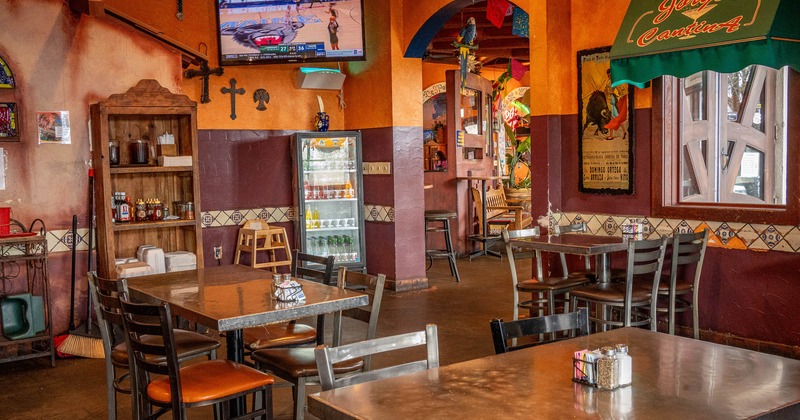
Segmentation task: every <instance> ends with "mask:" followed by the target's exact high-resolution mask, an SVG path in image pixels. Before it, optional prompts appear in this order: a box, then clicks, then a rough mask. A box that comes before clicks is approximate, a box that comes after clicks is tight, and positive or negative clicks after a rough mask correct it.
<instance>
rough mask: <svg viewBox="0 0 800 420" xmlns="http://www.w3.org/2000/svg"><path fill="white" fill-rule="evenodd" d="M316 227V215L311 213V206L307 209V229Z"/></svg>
mask: <svg viewBox="0 0 800 420" xmlns="http://www.w3.org/2000/svg"><path fill="white" fill-rule="evenodd" d="M313 227H314V216H313V215H312V214H311V208H307V209H306V229H311V228H313Z"/></svg>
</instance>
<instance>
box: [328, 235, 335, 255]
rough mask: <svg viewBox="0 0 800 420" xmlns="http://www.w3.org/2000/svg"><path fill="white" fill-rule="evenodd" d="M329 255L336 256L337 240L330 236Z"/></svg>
mask: <svg viewBox="0 0 800 420" xmlns="http://www.w3.org/2000/svg"><path fill="white" fill-rule="evenodd" d="M328 255H333V256H334V257H335V256H336V239H334V237H333V236H328Z"/></svg>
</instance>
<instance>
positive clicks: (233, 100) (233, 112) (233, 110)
mask: <svg viewBox="0 0 800 420" xmlns="http://www.w3.org/2000/svg"><path fill="white" fill-rule="evenodd" d="M222 94H223V95H225V94H230V95H231V119H232V120H235V119H236V95H244V89H243V88H239V89H236V79H231V87H230V88H226V87H224V88H222Z"/></svg>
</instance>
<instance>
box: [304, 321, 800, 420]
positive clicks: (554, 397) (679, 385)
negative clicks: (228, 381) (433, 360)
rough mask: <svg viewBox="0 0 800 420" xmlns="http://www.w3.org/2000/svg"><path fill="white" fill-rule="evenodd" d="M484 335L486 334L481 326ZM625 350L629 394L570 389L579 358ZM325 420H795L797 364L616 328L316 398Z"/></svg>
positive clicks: (799, 393) (799, 388) (312, 399)
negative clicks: (585, 352)
mask: <svg viewBox="0 0 800 420" xmlns="http://www.w3.org/2000/svg"><path fill="white" fill-rule="evenodd" d="M487 329H488V325H487ZM614 344H627V345H628V353H629V355H630V356H631V358H632V365H633V369H632V370H633V374H632V384H631V385H629V386H626V387H623V388H618V389H615V390H612V391H604V390H600V389H597V388H594V387H591V386H588V385H583V384H579V383H576V382H573V381H572V373H573V365H572V356H573V353H574V352H575V351H577V350H582V349H596V348H599V347H602V346H608V345H614ZM308 409H309V412H310V413H311V414H313V415H315V416H317V417H319V418H321V419H336V420H341V419H382V420H390V419H410V418H430V419H442V418H464V419H466V418H469V419H478V418H492V419H518V418H519V419H521V418H542V419H556V418H603V419H606V418H608V419H612V418H614V419H623V418H637V419H645V418H646V419H650V418H653V419H660V420H666V419H681V420H684V419H733V418H781V419H784V418H785V419H789V418H793V419H794V418H800V360H795V359H788V358H784V357H780V356H774V355H769V354H765V353H758V352H755V351H750V350H744V349H740V348H736V347H729V346H725V345H721V344H714V343H710V342H705V341H699V340H693V339H689V338H685V337H679V336H674V335H668V334H663V333H657V332H652V331H649V330H644V329H639V328H621V329H616V330H611V331H608V332H602V333H597V334H592V335H588V336H584V337H579V338H573V339H569V340H564V341H560V342H555V343H550V344H545V345H541V346H536V347H529V348H525V349H522V350H518V351H514V352H510V353H505V354H500V355H491V356H487V357H482V358H479V359H474V360H470V361H466V362H461V363H456V364H452V365H448V366H442V367H439V368H434V369H429V370H426V371H421V372H416V373H413V374H409V375H403V376H397V377H394V378H389V379H382V380H377V381H374V382H367V383H363V384H359V385H353V386H349V387H344V388H339V389H334V390H330V391H324V392H321V393H316V394H312V395H310V396H309V399H308Z"/></svg>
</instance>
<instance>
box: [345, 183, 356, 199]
mask: <svg viewBox="0 0 800 420" xmlns="http://www.w3.org/2000/svg"><path fill="white" fill-rule="evenodd" d="M344 191H345V193H344V196H345V197H346V198H353V197H354V195H355V194H354V193H353V184H351V183H350V180H349V179H348V180H347V183H346V184H344Z"/></svg>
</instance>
